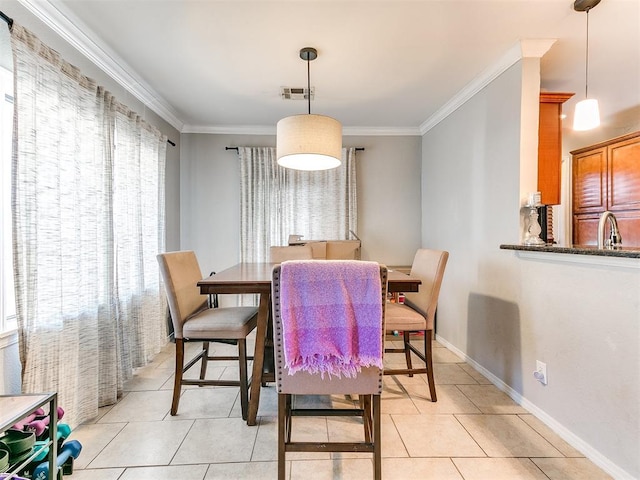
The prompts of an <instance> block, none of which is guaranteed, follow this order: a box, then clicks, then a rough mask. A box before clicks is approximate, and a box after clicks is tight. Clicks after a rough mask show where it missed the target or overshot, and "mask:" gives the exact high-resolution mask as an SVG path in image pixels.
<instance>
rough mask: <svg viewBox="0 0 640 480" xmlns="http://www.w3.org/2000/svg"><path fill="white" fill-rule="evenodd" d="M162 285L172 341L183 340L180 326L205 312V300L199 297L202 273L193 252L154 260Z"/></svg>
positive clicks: (176, 253)
mask: <svg viewBox="0 0 640 480" xmlns="http://www.w3.org/2000/svg"><path fill="white" fill-rule="evenodd" d="M157 258H158V264H159V266H160V273H161V274H162V280H163V281H164V283H165V290H166V292H167V301H168V303H169V311H170V312H171V321H172V322H173V329H174V334H175V338H182V325H183V324H184V322H185V321H186V320H187V319H189V318H190V317H191V316H193V315H194V314H196V313H198V312H200V311H202V310H205V309H206V308H207V297H206V296H205V295H201V294H200V289H199V288H198V285H197V284H198V282H199V281H200V280H202V272H201V271H200V266H199V265H198V259H197V258H196V254H195V253H194V252H193V251H180V252H168V253H161V254H159V255H158V256H157Z"/></svg>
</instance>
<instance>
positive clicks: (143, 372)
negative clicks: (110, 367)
mask: <svg viewBox="0 0 640 480" xmlns="http://www.w3.org/2000/svg"><path fill="white" fill-rule="evenodd" d="M171 372H172V370H167V369H158V368H155V367H153V366H151V365H149V366H147V367H144V368H141V369H138V371H136V372H135V374H134V376H133V378H132V379H131V380H129V381H128V382H127V383H125V384H124V386H123V390H125V391H129V392H135V391H143V390H159V389H160V388H161V387H162V386H163V385H164V384H165V383H166V381H167V380H168V379H169V377H171Z"/></svg>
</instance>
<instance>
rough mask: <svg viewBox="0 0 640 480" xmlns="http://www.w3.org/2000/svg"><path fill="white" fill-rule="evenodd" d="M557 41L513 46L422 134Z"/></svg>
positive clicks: (423, 127)
mask: <svg viewBox="0 0 640 480" xmlns="http://www.w3.org/2000/svg"><path fill="white" fill-rule="evenodd" d="M555 41H556V39H524V40H520V41H519V42H518V43H516V44H515V45H513V46H512V47H511V48H510V49H509V50H507V52H506V53H505V54H504V55H502V57H500V59H498V61H497V62H496V63H494V64H493V65H490V66H489V67H487V68H486V69H485V70H484V71H483V72H482V73H481V74H480V75H478V76H477V77H476V78H474V79H473V80H472V81H471V82H469V83H468V84H467V85H466V86H465V87H464V88H463V89H462V90H460V91H459V92H458V93H457V94H456V95H455V96H454V97H453V98H452V99H451V100H449V101H448V102H447V103H445V104H444V106H442V108H440V109H439V110H438V111H437V112H436V113H434V114H433V115H431V116H430V117H429V118H428V119H427V120H425V121H424V122H423V123H422V124H421V125H420V128H419V130H420V134H421V135H424V134H425V133H427V132H428V131H429V130H431V129H432V128H433V127H435V126H436V125H438V124H439V123H440V122H441V121H443V120H444V119H445V118H447V117H448V116H449V115H451V114H452V113H453V112H455V111H456V110H457V109H458V108H460V107H461V106H462V105H463V104H464V103H466V102H467V100H469V99H471V98H472V97H473V96H474V95H476V94H477V93H478V92H479V91H480V90H482V89H483V88H484V87H486V86H487V85H488V84H490V83H491V82H492V81H493V80H495V79H496V78H497V77H498V76H500V75H502V74H503V73H504V72H505V71H506V70H507V69H509V68H510V67H511V66H512V65H514V64H515V63H517V62H518V61H520V60H521V59H523V58H528V57H537V58H540V57H542V56H543V55H544V54H545V53H547V52H548V51H549V49H550V48H551V46H552V45H553V44H554V43H555Z"/></svg>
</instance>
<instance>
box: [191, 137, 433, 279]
mask: <svg viewBox="0 0 640 480" xmlns="http://www.w3.org/2000/svg"><path fill="white" fill-rule="evenodd" d="M343 144H344V146H345V147H351V146H353V147H364V148H365V151H363V152H358V153H357V159H358V167H357V175H358V232H357V233H358V236H359V237H360V239H361V240H362V257H363V259H372V260H376V261H379V262H383V263H386V264H388V265H409V264H411V261H412V260H413V255H414V254H415V251H416V249H417V248H418V246H419V245H420V221H421V215H420V208H421V207H420V205H421V200H420V174H419V172H420V148H421V147H420V144H421V139H420V137H417V136H403V137H373V136H358V137H356V136H345V137H344V139H343ZM226 146H275V137H273V136H263V135H215V134H183V136H182V151H181V159H182V161H181V170H180V176H181V199H180V202H181V219H182V222H181V248H184V249H193V250H194V251H195V252H196V253H197V255H198V258H199V261H200V265H201V268H202V270H203V272H205V273H208V272H209V271H212V270H215V271H219V270H221V269H224V268H227V267H229V266H231V265H233V264H234V263H236V262H237V261H238V258H239V239H240V215H239V211H240V169H239V162H238V154H237V153H236V152H235V151H226V150H225V147H226Z"/></svg>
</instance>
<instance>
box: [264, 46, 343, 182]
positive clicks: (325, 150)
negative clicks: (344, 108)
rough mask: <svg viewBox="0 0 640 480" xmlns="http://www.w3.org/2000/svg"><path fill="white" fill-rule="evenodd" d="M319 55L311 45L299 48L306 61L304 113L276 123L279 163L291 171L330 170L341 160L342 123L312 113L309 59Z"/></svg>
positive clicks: (301, 56) (302, 57) (338, 164)
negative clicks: (306, 106) (306, 109)
mask: <svg viewBox="0 0 640 480" xmlns="http://www.w3.org/2000/svg"><path fill="white" fill-rule="evenodd" d="M317 57H318V51H317V50H316V49H315V48H312V47H305V48H303V49H301V50H300V58H301V59H302V60H305V61H306V62H307V91H306V92H305V93H306V94H305V98H306V99H307V103H308V114H307V115H304V114H303V115H292V116H290V117H286V118H283V119H282V120H280V121H279V122H278V124H277V125H276V155H277V158H278V165H282V166H283V167H285V168H291V169H294V170H329V169H331V168H336V167H339V166H340V164H341V163H342V124H341V123H340V122H339V121H338V120H336V119H335V118H331V117H327V116H325V115H312V114H311V74H310V67H309V65H310V62H311V61H312V60H315V59H316V58H317Z"/></svg>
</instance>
